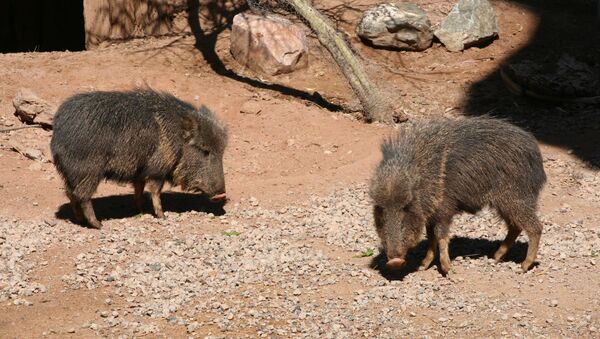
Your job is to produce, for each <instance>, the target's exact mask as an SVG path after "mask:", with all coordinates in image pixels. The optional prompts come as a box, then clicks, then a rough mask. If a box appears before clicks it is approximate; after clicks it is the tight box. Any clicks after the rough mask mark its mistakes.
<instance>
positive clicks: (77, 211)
mask: <svg viewBox="0 0 600 339" xmlns="http://www.w3.org/2000/svg"><path fill="white" fill-rule="evenodd" d="M67 196H68V197H69V200H70V201H71V208H72V209H73V214H74V215H75V221H77V222H78V223H80V224H81V223H84V222H85V218H84V216H83V210H82V209H81V204H80V203H79V200H77V199H76V198H75V197H74V196H73V195H72V194H70V193H68V192H67Z"/></svg>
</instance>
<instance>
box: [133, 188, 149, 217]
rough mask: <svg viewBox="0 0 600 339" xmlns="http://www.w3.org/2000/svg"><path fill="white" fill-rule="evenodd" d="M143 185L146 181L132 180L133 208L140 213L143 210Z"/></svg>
mask: <svg viewBox="0 0 600 339" xmlns="http://www.w3.org/2000/svg"><path fill="white" fill-rule="evenodd" d="M145 185H146V183H145V182H144V180H136V181H134V182H133V190H134V196H133V201H134V203H135V208H136V209H137V210H138V212H140V213H143V212H144V186H145Z"/></svg>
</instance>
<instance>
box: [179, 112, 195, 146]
mask: <svg viewBox="0 0 600 339" xmlns="http://www.w3.org/2000/svg"><path fill="white" fill-rule="evenodd" d="M182 123H183V139H184V140H185V141H186V142H194V134H195V133H194V131H195V130H196V129H197V126H196V125H197V123H196V121H195V120H194V118H192V117H190V116H184V117H183V119H182Z"/></svg>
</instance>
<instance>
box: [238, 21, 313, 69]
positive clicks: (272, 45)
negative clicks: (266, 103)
mask: <svg viewBox="0 0 600 339" xmlns="http://www.w3.org/2000/svg"><path fill="white" fill-rule="evenodd" d="M230 50H231V54H232V55H233V57H234V59H235V60H237V61H238V62H239V63H240V64H242V65H244V66H246V67H248V68H250V69H252V70H254V71H255V72H261V73H265V74H269V75H277V74H283V73H290V72H293V71H294V70H297V69H300V68H304V67H306V66H307V65H308V45H307V42H306V34H305V33H304V30H303V29H302V28H301V27H300V26H298V25H294V24H293V23H292V22H291V21H289V20H287V19H285V18H282V17H279V16H276V15H264V16H263V15H255V14H247V13H241V14H238V15H236V16H235V17H234V18H233V25H232V29H231V47H230Z"/></svg>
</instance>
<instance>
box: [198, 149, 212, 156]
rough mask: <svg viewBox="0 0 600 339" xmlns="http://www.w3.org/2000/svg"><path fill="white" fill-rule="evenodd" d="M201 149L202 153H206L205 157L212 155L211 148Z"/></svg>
mask: <svg viewBox="0 0 600 339" xmlns="http://www.w3.org/2000/svg"><path fill="white" fill-rule="evenodd" d="M200 151H201V152H202V155H204V156H205V157H207V156H209V155H210V151H209V150H205V149H203V150H200Z"/></svg>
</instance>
